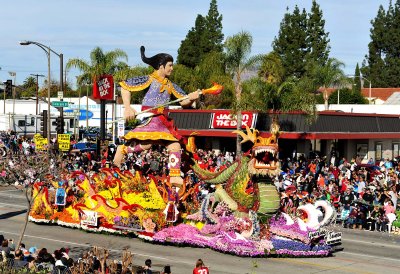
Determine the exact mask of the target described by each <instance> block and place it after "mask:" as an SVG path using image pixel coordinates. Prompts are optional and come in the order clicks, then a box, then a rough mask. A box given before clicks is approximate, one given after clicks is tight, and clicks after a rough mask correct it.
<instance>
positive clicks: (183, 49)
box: [177, 14, 209, 68]
mask: <svg viewBox="0 0 400 274" xmlns="http://www.w3.org/2000/svg"><path fill="white" fill-rule="evenodd" d="M205 33H206V20H205V18H204V17H203V16H202V15H200V14H198V15H197V17H196V22H195V26H194V27H193V28H192V29H191V30H190V31H189V32H188V34H187V35H186V38H185V39H184V40H183V41H182V42H181V46H180V47H179V49H178V57H177V63H178V64H182V65H185V66H187V67H189V68H194V67H195V66H196V65H198V64H199V63H200V61H201V58H202V56H203V53H204V52H205V51H206V47H207V44H208V42H209V41H208V40H207V36H206V34H205Z"/></svg>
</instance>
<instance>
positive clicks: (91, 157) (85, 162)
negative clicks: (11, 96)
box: [0, 133, 400, 273]
mask: <svg viewBox="0 0 400 274" xmlns="http://www.w3.org/2000/svg"><path fill="white" fill-rule="evenodd" d="M1 143H2V144H3V145H4V146H6V147H7V151H8V156H6V157H3V159H2V160H1V162H2V163H1V164H2V172H1V173H0V177H1V176H3V177H4V176H6V174H4V170H5V169H4V165H5V163H6V162H7V161H9V160H12V155H14V154H21V153H23V154H34V153H35V144H34V142H33V140H32V139H29V138H20V137H18V136H15V135H12V134H9V133H2V134H1ZM114 153H115V149H114V148H113V147H109V149H108V150H104V151H102V152H101V155H99V156H100V157H97V155H96V152H94V151H87V152H81V151H75V152H73V153H69V154H64V155H62V156H60V158H59V159H60V161H59V162H58V163H54V165H59V167H61V168H62V169H63V170H65V171H66V172H72V171H76V170H80V171H83V172H85V173H88V174H89V175H90V173H93V172H97V171H98V170H99V169H100V168H102V167H109V166H111V165H112V159H113V157H114ZM194 158H195V159H196V161H197V163H198V165H199V166H200V167H201V168H203V169H207V170H209V171H222V170H223V169H225V168H227V167H229V166H230V165H231V164H232V163H233V161H234V160H235V154H234V153H231V152H219V151H214V150H201V149H199V150H198V151H197V153H196V154H195V155H194ZM167 165H168V153H167V151H166V149H165V147H162V146H158V145H155V146H153V147H152V148H151V149H150V150H149V151H143V152H140V153H129V154H128V155H127V156H126V159H125V162H124V163H123V165H122V167H121V169H123V170H131V171H133V170H140V171H142V173H143V174H145V175H148V174H152V175H160V176H162V175H163V174H166V175H168V174H167V173H168V168H167V167H168V166H167ZM182 170H185V168H182ZM281 170H282V172H281V174H280V175H279V176H278V177H276V178H275V185H276V187H277V189H278V190H279V191H280V192H281V197H282V199H281V209H282V210H283V211H285V212H287V213H289V214H296V209H297V207H298V206H299V205H301V204H302V203H306V202H312V201H315V200H319V199H322V200H328V201H330V202H331V203H332V204H333V205H334V207H335V208H336V210H337V212H338V216H339V217H338V221H340V222H341V223H342V225H343V226H344V227H348V228H353V229H356V228H357V229H368V230H377V231H387V230H388V228H390V226H388V224H389V223H390V222H391V221H393V220H392V219H391V218H392V216H393V215H394V213H395V211H396V207H397V203H398V197H399V193H400V182H399V176H400V163H399V162H398V161H397V159H393V160H389V159H384V160H382V161H380V162H377V163H375V162H374V161H373V160H372V159H370V161H369V163H368V165H363V164H361V161H360V160H359V158H358V157H355V158H353V159H351V160H350V161H348V160H347V159H345V158H342V159H340V160H339V159H337V158H336V157H332V156H331V157H330V158H328V157H318V156H317V157H316V158H314V159H308V158H306V157H305V156H304V155H300V156H298V157H295V158H287V159H284V160H282V161H281ZM182 175H184V176H190V177H191V183H193V184H196V183H198V182H200V184H199V185H200V186H199V189H200V190H201V191H204V193H203V194H206V193H208V192H212V191H213V189H212V187H211V188H210V186H208V185H206V184H203V183H202V182H201V181H200V180H199V179H198V178H197V177H196V176H195V175H194V174H193V172H188V173H185V174H182ZM201 193H202V192H201ZM0 238H2V237H0ZM0 243H1V247H0V251H1V254H0V256H1V259H2V260H1V261H2V262H3V264H5V263H6V262H7V259H11V258H12V265H11V266H12V267H13V268H25V267H26V268H30V269H40V268H45V269H50V270H51V271H53V269H61V268H63V269H64V270H65V269H71V270H73V269H77V268H78V267H80V268H82V263H84V264H85V269H86V268H87V269H89V270H90V271H92V272H88V273H94V272H95V270H96V269H97V270H98V269H99V268H101V262H100V261H99V260H98V259H96V258H97V257H96V255H95V254H94V253H93V251H91V252H87V253H85V254H83V255H82V258H81V259H80V260H76V261H74V260H72V259H71V258H69V256H68V250H67V249H63V248H62V249H60V250H55V251H54V252H53V253H52V254H50V253H49V252H48V251H47V250H46V248H42V249H40V250H37V249H36V248H34V247H32V248H29V249H26V248H25V246H24V245H23V244H21V246H20V247H18V248H17V249H15V246H13V244H12V243H10V242H8V240H6V239H1V241H0ZM103 267H104V266H103ZM113 267H115V268H118V269H120V268H121V267H120V265H119V262H116V263H114V266H113ZM140 271H141V270H140V268H138V272H137V273H141V272H140ZM143 271H145V270H143ZM67 273H68V272H67ZM71 273H73V272H71ZM115 273H121V271H120V272H115ZM125 273H130V272H125ZM143 273H146V272H143ZM165 273H168V272H165Z"/></svg>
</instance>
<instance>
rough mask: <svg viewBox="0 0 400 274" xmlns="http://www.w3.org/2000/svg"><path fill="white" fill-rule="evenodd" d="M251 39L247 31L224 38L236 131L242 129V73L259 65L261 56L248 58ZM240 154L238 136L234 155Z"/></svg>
mask: <svg viewBox="0 0 400 274" xmlns="http://www.w3.org/2000/svg"><path fill="white" fill-rule="evenodd" d="M252 44H253V37H252V36H251V34H250V33H249V32H247V31H241V32H239V33H238V34H236V35H233V36H230V37H228V38H226V41H225V51H226V59H225V60H226V68H227V71H228V72H229V73H230V74H231V76H232V78H233V80H234V83H235V97H236V102H235V105H234V109H235V110H236V119H237V130H240V129H241V127H242V114H241V110H242V102H241V96H242V76H243V73H244V72H246V71H249V70H250V69H252V68H253V69H254V68H255V67H256V66H257V65H258V64H260V63H261V61H262V58H263V56H262V55H256V56H250V53H251V46H252ZM240 154H241V145H240V139H239V136H238V138H237V141H236V155H240Z"/></svg>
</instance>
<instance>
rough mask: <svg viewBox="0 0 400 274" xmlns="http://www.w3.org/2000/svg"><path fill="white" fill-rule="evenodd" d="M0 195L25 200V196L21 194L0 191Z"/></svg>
mask: <svg viewBox="0 0 400 274" xmlns="http://www.w3.org/2000/svg"><path fill="white" fill-rule="evenodd" d="M0 196H2V197H7V198H14V199H24V200H25V196H22V195H13V194H7V193H4V194H2V193H1V192H0Z"/></svg>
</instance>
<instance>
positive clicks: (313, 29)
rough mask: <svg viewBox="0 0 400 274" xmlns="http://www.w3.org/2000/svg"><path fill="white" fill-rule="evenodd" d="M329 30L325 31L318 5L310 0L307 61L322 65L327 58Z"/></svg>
mask: <svg viewBox="0 0 400 274" xmlns="http://www.w3.org/2000/svg"><path fill="white" fill-rule="evenodd" d="M328 35H329V32H325V20H324V19H323V13H322V10H321V9H320V7H319V5H318V4H317V2H316V1H315V0H313V2H312V7H311V12H310V13H309V14H308V20H307V38H306V41H307V45H308V52H307V56H306V59H307V63H309V62H315V63H317V64H320V65H324V64H325V63H326V62H327V61H328V58H329V52H330V46H329V41H330V40H329V38H328Z"/></svg>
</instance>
